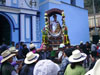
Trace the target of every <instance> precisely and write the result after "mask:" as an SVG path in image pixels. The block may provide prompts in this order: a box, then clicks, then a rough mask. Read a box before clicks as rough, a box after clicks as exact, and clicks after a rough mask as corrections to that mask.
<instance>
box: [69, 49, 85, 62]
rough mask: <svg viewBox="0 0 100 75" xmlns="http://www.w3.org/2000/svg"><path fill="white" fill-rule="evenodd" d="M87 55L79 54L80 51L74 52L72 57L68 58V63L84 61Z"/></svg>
mask: <svg viewBox="0 0 100 75" xmlns="http://www.w3.org/2000/svg"><path fill="white" fill-rule="evenodd" d="M86 57H87V55H86V54H85V53H81V52H80V50H74V51H73V52H72V55H71V56H70V57H69V61H70V62H72V63H73V62H80V61H83V60H85V59H86Z"/></svg>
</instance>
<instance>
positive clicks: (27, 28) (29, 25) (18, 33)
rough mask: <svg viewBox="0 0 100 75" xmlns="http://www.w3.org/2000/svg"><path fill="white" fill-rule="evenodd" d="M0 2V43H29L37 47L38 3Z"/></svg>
mask: <svg viewBox="0 0 100 75" xmlns="http://www.w3.org/2000/svg"><path fill="white" fill-rule="evenodd" d="M30 1H31V0H0V41H1V42H0V43H1V44H2V43H3V41H4V42H5V43H7V44H10V42H11V41H15V42H16V43H17V42H25V43H26V44H29V43H30V42H33V43H35V44H36V45H37V46H38V44H40V40H39V39H37V37H38V35H39V33H37V32H39V22H38V21H39V15H38V13H39V7H38V1H37V2H35V1H32V2H30Z"/></svg>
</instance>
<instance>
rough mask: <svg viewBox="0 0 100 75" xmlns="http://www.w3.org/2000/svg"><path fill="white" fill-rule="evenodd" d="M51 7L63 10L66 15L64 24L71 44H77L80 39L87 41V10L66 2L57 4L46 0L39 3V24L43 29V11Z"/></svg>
mask: <svg viewBox="0 0 100 75" xmlns="http://www.w3.org/2000/svg"><path fill="white" fill-rule="evenodd" d="M81 2H82V0H81ZM81 2H79V3H81ZM77 4H78V3H77ZM48 5H49V6H48ZM52 8H58V9H62V10H64V13H65V16H66V18H65V20H66V26H67V27H68V35H69V39H70V42H71V44H73V45H74V44H79V43H80V41H83V42H84V43H85V42H86V41H89V26H88V11H87V10H85V9H83V8H81V7H75V6H72V5H69V4H67V3H61V4H57V3H52V2H48V3H46V4H44V5H41V6H40V13H41V14H40V15H41V16H40V24H41V25H42V26H41V29H43V27H44V26H45V24H44V23H45V22H44V13H45V11H46V10H49V9H52ZM58 20H59V18H58Z"/></svg>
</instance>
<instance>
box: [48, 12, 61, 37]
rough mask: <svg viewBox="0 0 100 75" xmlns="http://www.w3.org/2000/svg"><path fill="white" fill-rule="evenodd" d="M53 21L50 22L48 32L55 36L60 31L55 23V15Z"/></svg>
mask: <svg viewBox="0 0 100 75" xmlns="http://www.w3.org/2000/svg"><path fill="white" fill-rule="evenodd" d="M53 18H54V20H53V21H51V22H50V27H49V28H50V32H51V33H52V34H53V35H55V34H58V33H59V32H60V31H61V26H60V23H59V22H58V21H57V16H56V14H54V15H53Z"/></svg>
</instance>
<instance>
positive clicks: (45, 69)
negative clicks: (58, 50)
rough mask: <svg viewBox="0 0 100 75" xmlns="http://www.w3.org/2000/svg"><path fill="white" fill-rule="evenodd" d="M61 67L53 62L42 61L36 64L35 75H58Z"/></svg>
mask: <svg viewBox="0 0 100 75" xmlns="http://www.w3.org/2000/svg"><path fill="white" fill-rule="evenodd" d="M59 70H60V67H59V66H58V65H57V64H56V63H54V62H52V61H51V60H47V59H45V60H40V61H38V62H37V63H36V65H35V67H34V71H33V75H58V71H59Z"/></svg>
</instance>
